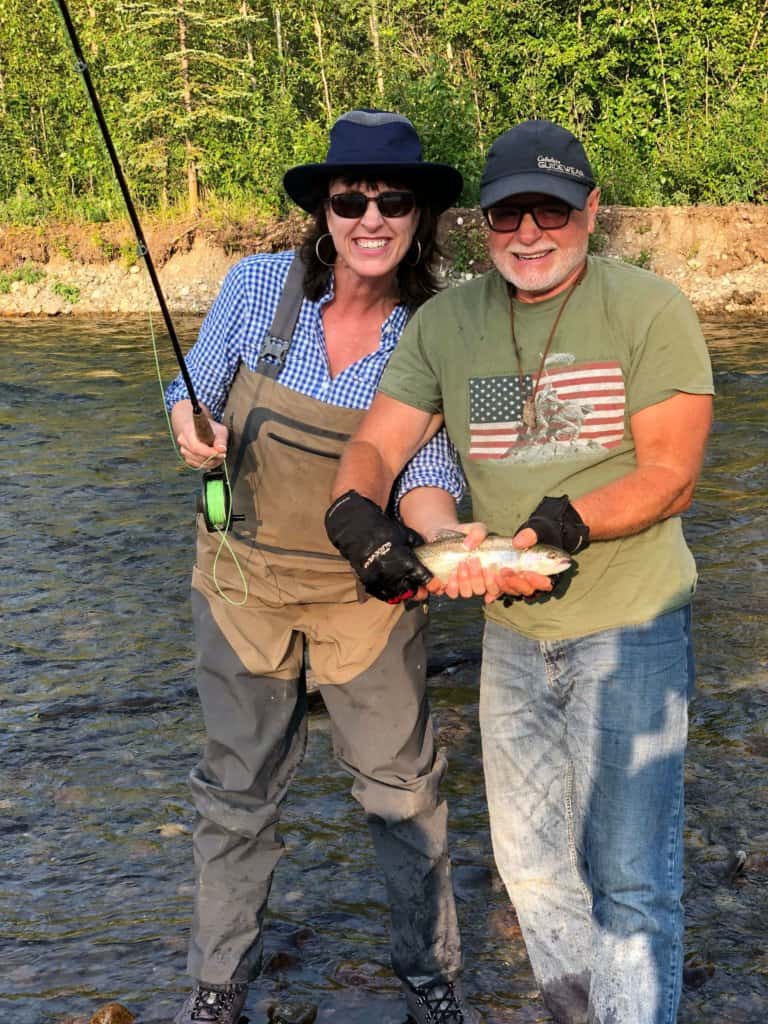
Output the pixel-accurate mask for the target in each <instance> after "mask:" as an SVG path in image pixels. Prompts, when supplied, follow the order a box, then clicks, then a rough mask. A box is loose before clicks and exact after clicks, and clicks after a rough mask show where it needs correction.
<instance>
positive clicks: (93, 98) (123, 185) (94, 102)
mask: <svg viewBox="0 0 768 1024" xmlns="http://www.w3.org/2000/svg"><path fill="white" fill-rule="evenodd" d="M56 6H57V7H58V9H59V14H60V15H61V19H62V21H63V23H64V27H65V29H66V32H67V35H68V36H69V41H70V43H71V45H72V50H73V51H74V54H75V58H76V63H75V67H76V69H77V70H78V71H79V72H80V75H81V77H82V79H83V83H84V85H85V89H86V92H87V93H88V99H89V100H90V103H91V107H92V109H93V112H94V114H95V115H96V120H97V121H98V124H99V129H100V131H101V135H102V138H103V139H104V144H105V145H106V147H107V152H108V153H109V158H110V160H111V161H112V168H113V170H114V172H115V177H116V178H117V183H118V185H119V186H120V191H121V193H122V196H123V201H124V202H125V206H126V209H127V210H128V216H129V217H130V219H131V224H132V225H133V232H134V234H135V236H136V244H137V249H138V254H139V256H141V257H142V258H143V260H144V263H145V264H146V267H147V270H148V271H149V277H150V280H151V281H152V287H153V288H154V290H155V295H156V296H157V301H158V303H159V304H160V309H161V311H162V314H163V320H164V321H165V327H166V330H167V331H168V337H169V338H170V339H171V345H172V346H173V351H174V353H175V355H176V360H177V362H178V364H179V369H180V370H181V376H182V379H183V380H184V383H185V385H186V388H187V393H188V394H189V398H190V401H191V403H192V419H193V422H194V426H195V434H196V435H197V439H198V440H199V441H201V442H202V443H203V444H207V445H208V446H213V442H214V436H213V428H212V427H211V424H210V421H209V419H208V417H207V416H206V415H205V413H204V412H203V410H202V408H201V406H200V403H199V402H198V400H197V395H196V394H195V389H194V387H193V385H192V379H191V377H190V375H189V370H188V369H187V364H186V361H185V359H184V354H183V353H182V351H181V346H180V344H179V339H178V336H177V334H176V328H175V327H174V325H173V320H172V318H171V313H170V310H169V309H168V304H167V303H166V301H165V296H164V295H163V289H162V287H161V285H160V280H159V278H158V276H157V271H156V270H155V265H154V263H153V262H152V256H151V254H150V251H149V246H148V245H147V241H146V239H145V237H144V231H143V229H142V227H141V221H140V220H139V216H138V214H137V213H136V207H135V206H134V205H133V199H132V198H131V193H130V190H129V188H128V184H127V182H126V180H125V175H124V174H123V169H122V167H121V166H120V161H119V159H118V157H117V152H116V150H115V147H114V144H113V142H112V136H111V135H110V133H109V128H108V127H107V122H106V120H105V118H104V113H103V111H102V109H101V103H99V97H98V95H97V94H96V89H95V88H94V85H93V82H92V80H91V73H90V71H89V70H88V64H87V62H86V60H85V57H84V55H83V50H82V47H81V46H80V40H79V39H78V36H77V31H76V29H75V26H74V23H73V21H72V17H71V15H70V13H69V8H68V7H67V4H66V0H56ZM202 485H203V491H202V497H201V499H200V502H199V505H198V510H199V511H200V512H202V513H203V518H204V519H205V525H206V526H207V528H208V530H209V531H210V532H213V531H221V530H227V529H228V528H229V526H230V524H231V523H232V522H233V521H234V520H236V519H242V518H243V517H242V516H236V515H233V514H232V490H231V487H230V485H229V479H228V477H227V473H226V469H224V470H220V469H218V470H210V471H208V472H207V473H204V474H203V477H202Z"/></svg>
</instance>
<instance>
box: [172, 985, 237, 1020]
mask: <svg viewBox="0 0 768 1024" xmlns="http://www.w3.org/2000/svg"><path fill="white" fill-rule="evenodd" d="M247 992H248V986H247V985H235V984H230V985H204V984H203V983H202V982H198V983H197V984H196V985H195V988H194V991H193V992H191V993H190V995H188V996H187V998H186V1000H185V1002H184V1005H183V1006H182V1008H181V1009H180V1010H179V1012H178V1013H177V1014H176V1016H175V1017H174V1018H173V1024H238V1021H239V1020H240V1011H241V1010H242V1008H243V1006H244V1004H245V997H246V994H247Z"/></svg>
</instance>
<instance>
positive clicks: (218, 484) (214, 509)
mask: <svg viewBox="0 0 768 1024" xmlns="http://www.w3.org/2000/svg"><path fill="white" fill-rule="evenodd" d="M147 312H148V314H149V336H150V338H151V340H152V354H153V356H154V358H155V370H156V372H157V383H158V386H159V388H160V402H161V404H162V407H163V412H164V413H165V422H166V424H167V425H168V434H169V436H170V438H171V444H172V445H173V450H174V451H175V452H176V458H177V459H178V460H179V462H180V463H181V464H182V466H184V467H185V469H191V468H192V467H191V466H187V464H186V462H185V461H184V459H183V458H182V455H181V452H180V451H179V447H178V445H177V444H176V438H175V437H174V436H173V426H172V425H171V417H170V416H169V415H168V409H167V407H166V404H165V391H164V389H163V374H162V371H161V369H160V356H159V353H158V350H157V338H156V337H155V324H154V321H153V320H152V310H148V311H147ZM206 464H207V463H206V462H204V463H203V464H202V466H200V467H199V469H201V470H202V469H205V467H206ZM222 468H223V470H224V480H209V481H208V483H207V484H206V487H205V502H206V509H207V512H208V518H209V521H210V522H211V523H212V524H213V528H214V530H215V531H216V533H218V535H219V547H218V549H217V551H216V554H215V556H214V559H213V585H214V586H215V587H216V590H217V592H218V594H219V597H221V598H222V599H223V600H224V601H226V602H227V604H230V605H233V606H234V607H235V608H241V607H242V606H243V605H244V604H245V602H246V601H247V600H248V581H247V580H246V578H245V574H244V573H243V570H242V568H241V566H240V563H239V561H238V560H237V555H236V554H235V552H234V550H233V548H232V545H231V544H230V543H229V539H228V538H227V530H228V529H229V525H230V516H231V512H232V485H231V484H230V480H229V468H228V466H227V462H226V459H225V460H224V462H223V463H222ZM224 548H226V549H227V551H228V552H229V555H230V557H231V558H232V562H233V564H234V566H235V568H236V569H237V572H238V575H239V577H240V582H241V584H242V588H243V596H242V599H241V600H239V601H233V600H232V598H231V597H228V596H227V595H226V594H225V593H224V591H223V590H222V589H221V586H220V585H219V580H218V576H217V573H216V568H217V566H218V564H219V556H220V555H221V552H222V551H223V549H224Z"/></svg>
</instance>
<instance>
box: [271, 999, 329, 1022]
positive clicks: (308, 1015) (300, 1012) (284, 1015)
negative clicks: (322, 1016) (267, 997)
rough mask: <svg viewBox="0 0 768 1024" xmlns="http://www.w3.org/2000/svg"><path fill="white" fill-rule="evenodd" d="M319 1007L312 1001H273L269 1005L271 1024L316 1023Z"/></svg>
mask: <svg viewBox="0 0 768 1024" xmlns="http://www.w3.org/2000/svg"><path fill="white" fill-rule="evenodd" d="M316 1019H317V1007H316V1006H314V1005H313V1004H312V1003H271V1004H270V1005H269V1006H268V1007H267V1020H268V1021H269V1022H270V1024H314V1021H315V1020H316Z"/></svg>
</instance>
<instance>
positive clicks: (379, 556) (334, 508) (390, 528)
mask: <svg viewBox="0 0 768 1024" xmlns="http://www.w3.org/2000/svg"><path fill="white" fill-rule="evenodd" d="M325 529H326V532H327V534H328V538H329V540H330V541H331V543H332V544H333V545H334V547H336V548H338V550H339V551H340V552H341V554H342V555H344V557H345V558H346V559H347V561H348V562H349V563H350V565H351V566H352V568H353V569H354V570H355V573H356V574H357V576H358V578H359V580H360V582H361V583H362V584H363V586H364V587H365V590H366V592H367V593H368V594H370V595H371V597H376V598H378V599H379V600H380V601H386V602H387V603H388V604H398V603H399V602H400V601H405V600H407V599H408V598H411V597H415V598H418V599H420V598H421V597H423V596H424V595H425V594H426V591H425V590H424V589H423V587H424V584H426V583H428V582H429V580H430V579H431V578H432V573H431V572H430V571H429V569H427V568H426V566H423V565H422V564H421V562H420V561H419V560H418V558H416V556H415V555H414V553H413V550H412V548H413V547H414V546H415V545H417V544H420V543H421V537H420V536H419V534H418V533H416V532H415V531H414V530H409V529H408V527H407V526H403V525H402V524H401V523H399V522H397V520H395V519H390V517H389V516H388V515H387V514H386V513H385V512H383V511H382V510H381V509H380V508H379V506H378V505H377V504H376V503H375V502H373V501H371V500H370V499H369V498H365V497H363V495H362V494H358V493H357V491H347V492H346V493H345V494H342V495H341V497H339V498H337V499H336V501H334V503H333V504H332V505H331V507H330V508H329V509H328V511H327V512H326V514H325Z"/></svg>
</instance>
